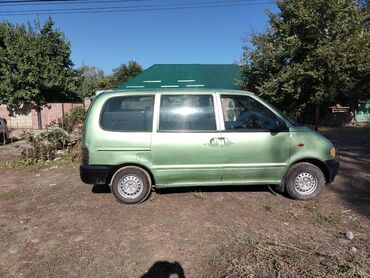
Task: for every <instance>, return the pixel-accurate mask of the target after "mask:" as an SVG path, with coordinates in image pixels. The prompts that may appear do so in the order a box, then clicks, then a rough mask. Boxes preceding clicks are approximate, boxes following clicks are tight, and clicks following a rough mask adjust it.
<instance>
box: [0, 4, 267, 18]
mask: <svg viewBox="0 0 370 278" xmlns="http://www.w3.org/2000/svg"><path fill="white" fill-rule="evenodd" d="M245 2H247V3H245ZM261 4H273V2H272V1H263V2H261V1H258V2H252V1H251V0H230V1H225V0H224V1H208V2H193V3H191V4H189V3H188V4H184V3H180V4H176V5H174V4H162V5H160V4H157V5H141V6H128V7H95V8H77V9H48V10H45V9H43V10H23V11H21V10H19V11H3V12H2V13H3V14H1V12H0V16H14V15H43V14H50V15H57V14H92V13H121V12H140V11H163V10H187V9H202V8H220V7H236V6H251V5H261Z"/></svg>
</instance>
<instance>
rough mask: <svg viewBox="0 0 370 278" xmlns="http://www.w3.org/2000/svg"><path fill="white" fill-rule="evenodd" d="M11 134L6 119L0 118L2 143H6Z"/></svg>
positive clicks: (0, 141)
mask: <svg viewBox="0 0 370 278" xmlns="http://www.w3.org/2000/svg"><path fill="white" fill-rule="evenodd" d="M9 135H10V131H9V129H8V125H7V122H6V119H4V118H0V143H1V144H5V143H6V141H7V140H8V138H9Z"/></svg>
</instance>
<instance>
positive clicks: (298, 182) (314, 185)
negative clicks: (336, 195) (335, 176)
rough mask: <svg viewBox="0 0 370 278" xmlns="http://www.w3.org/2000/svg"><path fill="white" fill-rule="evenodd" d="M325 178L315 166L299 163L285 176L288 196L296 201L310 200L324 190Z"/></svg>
mask: <svg viewBox="0 0 370 278" xmlns="http://www.w3.org/2000/svg"><path fill="white" fill-rule="evenodd" d="M324 185H325V177H324V174H323V172H322V171H321V170H320V168H318V167H317V166H315V165H313V164H311V163H307V162H301V163H297V164H294V165H292V166H291V167H290V168H289V170H288V172H287V174H286V176H285V188H286V191H287V193H288V195H289V196H290V197H291V198H293V199H296V200H310V199H313V198H315V197H317V196H318V195H319V194H320V193H321V191H322V190H323V189H324Z"/></svg>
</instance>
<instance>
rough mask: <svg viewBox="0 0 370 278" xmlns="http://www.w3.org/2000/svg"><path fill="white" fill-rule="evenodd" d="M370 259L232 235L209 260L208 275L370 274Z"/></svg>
mask: <svg viewBox="0 0 370 278" xmlns="http://www.w3.org/2000/svg"><path fill="white" fill-rule="evenodd" d="M369 261H370V255H369V254H367V253H365V252H361V251H357V252H354V253H350V252H349V251H348V252H344V253H341V254H339V253H335V254H334V253H333V254H331V253H330V252H329V251H328V253H322V252H319V251H317V250H316V249H313V247H312V246H311V247H309V246H304V245H297V244H294V243H291V242H289V243H283V242H279V241H273V240H270V239H266V238H259V237H257V236H254V235H252V236H251V235H250V234H249V235H247V236H245V237H244V238H243V237H234V236H233V237H232V238H228V239H227V240H226V241H225V242H224V244H223V245H221V246H220V247H219V249H218V253H217V254H215V255H214V256H212V257H211V258H210V259H209V264H208V266H207V267H206V273H205V277H229V278H234V277H235V278H236V277H299V276H302V277H326V278H327V277H369V275H370V273H369V266H368V263H369ZM207 275H208V276H207Z"/></svg>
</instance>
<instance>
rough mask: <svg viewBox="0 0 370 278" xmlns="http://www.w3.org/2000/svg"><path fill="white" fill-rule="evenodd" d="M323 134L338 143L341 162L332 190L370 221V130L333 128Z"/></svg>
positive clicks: (366, 128)
mask: <svg viewBox="0 0 370 278" xmlns="http://www.w3.org/2000/svg"><path fill="white" fill-rule="evenodd" d="M323 134H324V135H325V136H326V137H327V138H329V139H330V140H332V141H334V142H335V144H336V146H337V147H338V154H339V155H338V156H339V160H340V162H341V164H340V168H339V172H338V176H337V178H336V179H335V181H334V183H333V184H332V185H330V190H332V191H334V192H336V193H337V194H338V195H339V196H340V198H341V199H342V200H343V201H344V202H345V203H346V204H347V205H348V206H349V207H350V208H351V209H353V210H356V211H357V212H358V213H359V214H361V215H363V216H365V217H367V218H368V219H370V127H364V128H338V129H330V130H328V131H324V132H323Z"/></svg>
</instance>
